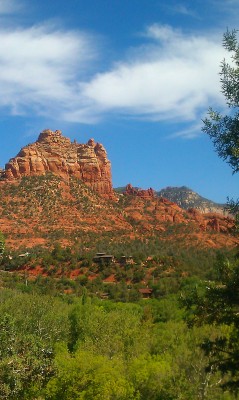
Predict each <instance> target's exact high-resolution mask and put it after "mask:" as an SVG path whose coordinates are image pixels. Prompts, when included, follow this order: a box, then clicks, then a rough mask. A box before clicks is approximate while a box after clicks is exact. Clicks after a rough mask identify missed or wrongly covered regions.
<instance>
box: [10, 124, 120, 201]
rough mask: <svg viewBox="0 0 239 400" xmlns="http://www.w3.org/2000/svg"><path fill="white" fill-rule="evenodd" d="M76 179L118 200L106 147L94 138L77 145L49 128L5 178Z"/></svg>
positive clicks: (14, 160) (23, 152)
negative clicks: (43, 177)
mask: <svg viewBox="0 0 239 400" xmlns="http://www.w3.org/2000/svg"><path fill="white" fill-rule="evenodd" d="M47 172H51V173H53V174H56V175H59V176H61V177H63V178H66V179H67V178H69V177H70V176H74V177H76V178H78V179H79V180H82V181H83V182H84V183H85V184H86V185H88V186H90V187H91V188H92V189H93V190H94V191H96V192H97V193H99V194H100V195H103V196H104V197H106V198H114V193H113V189H112V179H111V164H110V161H109V160H108V158H107V153H106V151H105V149H104V147H103V146H102V145H101V144H99V143H96V142H95V141H94V139H90V140H89V141H88V143H87V144H79V143H77V142H76V141H74V142H73V143H72V142H71V141H70V139H68V138H66V137H64V136H63V135H62V133H61V131H59V130H57V131H55V132H53V131H51V130H49V129H47V130H44V131H43V132H41V133H40V135H39V137H38V140H37V141H36V142H35V143H32V144H29V145H28V146H26V147H23V148H22V149H21V151H20V152H19V153H18V154H17V156H16V157H14V158H12V159H11V160H10V161H9V162H8V163H7V164H6V166H5V171H4V174H3V175H4V178H5V179H7V180H14V179H19V178H21V177H23V176H32V175H45V174H46V173H47Z"/></svg>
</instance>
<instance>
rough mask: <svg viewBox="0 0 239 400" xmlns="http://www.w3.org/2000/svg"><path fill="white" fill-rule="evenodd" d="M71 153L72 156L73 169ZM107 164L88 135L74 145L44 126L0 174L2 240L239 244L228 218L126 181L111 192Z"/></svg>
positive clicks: (14, 243)
mask: <svg viewBox="0 0 239 400" xmlns="http://www.w3.org/2000/svg"><path fill="white" fill-rule="evenodd" d="M72 149H73V150H72ZM79 149H80V151H78V150H79ZM82 149H83V150H82ZM69 151H73V153H74V154H77V159H76V160H75V161H74V163H73V164H74V167H75V169H73V166H72V158H70V154H71V153H69ZM82 152H83V154H82ZM99 152H100V154H99ZM86 155H88V156H86ZM99 158H100V159H99ZM109 165H110V163H109V160H108V159H107V158H106V152H105V150H103V146H102V145H97V144H95V143H94V141H93V140H90V141H89V142H88V144H87V145H79V144H77V143H73V144H72V143H71V142H70V141H69V139H67V138H64V137H63V136H62V135H61V133H59V131H56V132H52V131H49V130H47V131H44V132H43V134H41V135H40V137H39V139H38V142H37V143H34V144H32V145H28V146H26V147H24V148H23V149H22V150H21V151H20V152H19V154H18V155H17V156H16V157H15V158H13V159H11V160H10V161H9V163H7V165H6V169H5V170H4V171H3V172H2V175H1V177H2V179H1V180H0V198H1V202H0V230H1V231H2V232H3V233H4V234H5V236H6V241H7V245H8V246H9V247H13V248H19V247H31V246H35V245H37V244H40V245H44V246H52V244H53V243H54V242H55V241H59V242H60V243H62V244H63V245H71V244H76V243H79V244H85V243H88V244H89V246H91V245H92V244H93V243H96V242H97V241H100V240H102V238H105V240H106V241H108V242H112V241H115V242H116V241H118V242H122V241H124V240H126V239H127V240H129V239H137V238H139V239H140V240H144V241H145V240H146V241H147V238H155V240H156V241H161V242H168V243H169V244H172V243H173V242H175V243H177V246H179V245H180V246H184V247H188V246H198V247H225V246H235V244H236V243H237V242H238V240H237V239H236V238H235V237H233V236H232V235H231V234H230V230H231V228H232V227H233V224H234V222H233V220H232V219H231V218H229V217H224V216H222V215H214V214H205V215H202V214H201V213H200V212H197V211H196V210H190V211H185V210H184V209H182V208H181V207H179V206H178V205H176V204H175V203H173V202H171V201H169V200H167V199H164V198H160V197H158V196H156V195H155V192H154V191H153V189H148V190H141V189H137V188H134V187H133V186H132V185H127V187H126V190H125V193H124V194H114V193H113V191H112V190H111V188H112V182H111V175H110V174H109V172H110V171H109V169H108V168H109ZM86 171H87V173H85V172H86ZM106 182H107V184H106ZM107 188H108V192H107V190H105V189H107Z"/></svg>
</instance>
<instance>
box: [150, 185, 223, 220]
mask: <svg viewBox="0 0 239 400" xmlns="http://www.w3.org/2000/svg"><path fill="white" fill-rule="evenodd" d="M156 193H157V195H158V196H159V197H164V198H166V199H168V200H170V201H172V202H173V203H176V204H178V205H179V206H180V207H181V208H183V209H185V210H188V209H189V208H195V209H196V210H198V211H200V212H201V213H203V214H205V213H219V214H226V212H225V204H219V203H215V202H214V201H212V200H209V199H206V198H205V197H202V196H200V195H199V194H198V193H196V192H194V191H193V190H192V189H190V188H188V187H187V186H180V187H171V186H168V187H166V188H164V189H161V190H160V191H158V192H156Z"/></svg>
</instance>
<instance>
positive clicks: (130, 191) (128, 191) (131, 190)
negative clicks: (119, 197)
mask: <svg viewBox="0 0 239 400" xmlns="http://www.w3.org/2000/svg"><path fill="white" fill-rule="evenodd" d="M124 194H125V195H130V196H138V197H142V198H143V199H152V198H154V197H155V192H154V190H153V189H152V188H149V189H146V190H144V189H138V188H135V187H133V186H132V185H131V184H130V183H129V184H128V185H127V186H126V188H125V191H124Z"/></svg>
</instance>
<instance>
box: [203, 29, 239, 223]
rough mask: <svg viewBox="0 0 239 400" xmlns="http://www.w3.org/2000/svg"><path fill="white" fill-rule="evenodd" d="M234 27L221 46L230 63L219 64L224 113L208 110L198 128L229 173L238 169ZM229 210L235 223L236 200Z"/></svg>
mask: <svg viewBox="0 0 239 400" xmlns="http://www.w3.org/2000/svg"><path fill="white" fill-rule="evenodd" d="M237 32H238V31H237V30H235V29H234V30H232V31H227V32H226V33H225V34H224V37H223V46H224V47H225V48H226V50H228V52H230V53H231V54H232V56H231V59H232V63H228V62H227V61H226V60H225V59H224V60H223V61H222V64H221V72H220V76H221V88H222V93H223V94H224V96H225V99H226V103H227V105H228V109H229V110H228V111H229V112H228V115H222V114H221V113H220V112H218V111H214V110H213V109H212V108H210V109H209V112H208V118H205V119H204V121H203V122H204V126H203V128H202V130H203V131H204V132H206V133H207V134H208V135H209V136H210V138H211V139H212V141H213V144H214V146H215V149H216V151H217V153H218V155H219V157H221V158H222V159H223V160H225V161H227V162H228V164H229V165H230V166H231V168H232V171H233V173H236V172H238V171H239V134H238V132H239V43H238V39H237ZM229 209H230V211H231V212H232V213H233V214H234V215H235V217H236V222H237V226H238V224H239V215H238V214H239V199H238V200H236V201H233V200H231V201H230V202H229Z"/></svg>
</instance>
